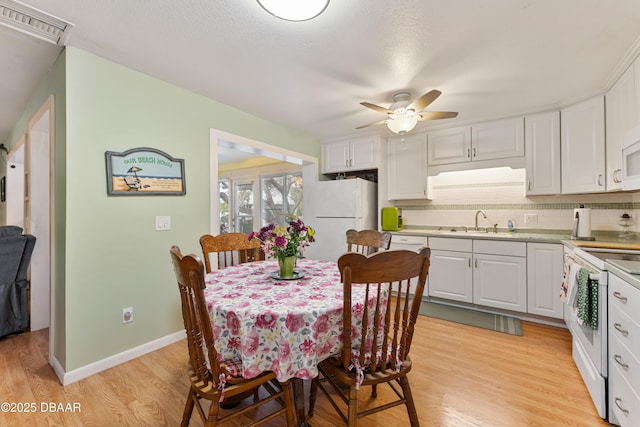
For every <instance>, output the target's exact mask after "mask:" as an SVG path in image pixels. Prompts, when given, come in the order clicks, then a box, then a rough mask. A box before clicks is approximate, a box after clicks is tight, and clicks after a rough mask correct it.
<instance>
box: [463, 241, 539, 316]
mask: <svg viewBox="0 0 640 427" xmlns="http://www.w3.org/2000/svg"><path fill="white" fill-rule="evenodd" d="M473 302H474V303H475V304H478V305H485V306H488V307H496V308H503V309H506V310H513V311H521V312H526V311H527V259H526V258H524V257H512V256H504V255H486V254H474V271H473Z"/></svg>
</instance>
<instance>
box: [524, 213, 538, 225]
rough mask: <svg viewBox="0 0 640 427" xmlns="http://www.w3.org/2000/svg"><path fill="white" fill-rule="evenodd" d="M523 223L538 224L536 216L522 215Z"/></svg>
mask: <svg viewBox="0 0 640 427" xmlns="http://www.w3.org/2000/svg"><path fill="white" fill-rule="evenodd" d="M524 223H525V224H537V223H538V214H524Z"/></svg>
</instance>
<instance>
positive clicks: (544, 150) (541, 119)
mask: <svg viewBox="0 0 640 427" xmlns="http://www.w3.org/2000/svg"><path fill="white" fill-rule="evenodd" d="M524 139H525V143H526V147H527V148H526V169H527V182H526V192H527V195H528V196H538V195H548V194H560V112H559V111H551V112H547V113H540V114H532V115H530V116H526V117H525V118H524Z"/></svg>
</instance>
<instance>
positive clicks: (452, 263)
mask: <svg viewBox="0 0 640 427" xmlns="http://www.w3.org/2000/svg"><path fill="white" fill-rule="evenodd" d="M429 247H430V248H431V264H430V266H429V289H428V291H429V292H428V294H429V296H432V297H437V298H445V299H449V300H454V301H461V302H468V303H471V302H473V270H472V269H471V258H472V253H471V251H472V248H473V243H472V240H471V239H447V238H440V237H431V238H429Z"/></svg>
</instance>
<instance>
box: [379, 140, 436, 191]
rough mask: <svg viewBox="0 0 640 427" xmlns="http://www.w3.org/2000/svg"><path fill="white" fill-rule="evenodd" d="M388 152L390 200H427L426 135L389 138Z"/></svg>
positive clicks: (388, 189)
mask: <svg viewBox="0 0 640 427" xmlns="http://www.w3.org/2000/svg"><path fill="white" fill-rule="evenodd" d="M387 151H388V153H389V157H388V165H389V167H388V169H387V171H388V174H389V175H388V176H387V183H388V188H387V191H388V193H389V194H388V196H389V200H402V199H426V198H427V173H426V172H427V136H426V134H412V135H406V136H402V137H393V138H389V142H388V145H387Z"/></svg>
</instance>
